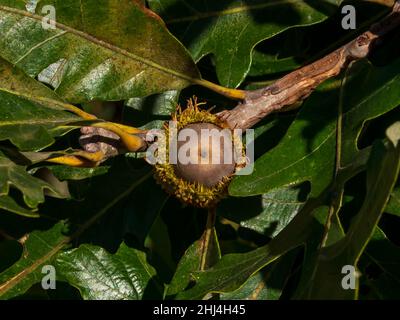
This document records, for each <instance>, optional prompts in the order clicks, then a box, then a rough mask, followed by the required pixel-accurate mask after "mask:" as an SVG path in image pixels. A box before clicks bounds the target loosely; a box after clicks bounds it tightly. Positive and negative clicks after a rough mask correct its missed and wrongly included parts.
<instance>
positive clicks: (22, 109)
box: [0, 58, 82, 150]
mask: <svg viewBox="0 0 400 320" xmlns="http://www.w3.org/2000/svg"><path fill="white" fill-rule="evenodd" d="M79 120H82V119H81V118H80V117H78V116H75V115H73V114H71V113H70V112H67V111H64V107H63V102H62V100H61V99H60V98H59V97H58V96H57V95H56V94H55V93H54V92H53V91H52V90H50V89H49V88H47V87H46V86H44V85H43V84H41V83H39V82H37V81H35V80H33V79H31V78H30V77H28V76H27V75H25V74H24V73H23V72H21V71H20V70H18V69H16V68H15V67H13V66H12V65H11V64H9V63H8V62H6V61H4V60H3V59H1V58H0V140H7V139H8V140H10V141H11V142H12V143H13V144H14V145H16V146H17V147H18V148H20V149H22V150H40V149H43V148H45V147H47V146H49V145H51V144H52V143H54V135H56V134H57V135H60V134H62V133H65V132H67V131H68V130H71V128H69V129H68V128H64V129H63V130H59V131H58V132H57V133H52V132H51V130H52V129H56V128H57V127H61V126H63V125H66V124H68V123H73V122H76V121H79Z"/></svg>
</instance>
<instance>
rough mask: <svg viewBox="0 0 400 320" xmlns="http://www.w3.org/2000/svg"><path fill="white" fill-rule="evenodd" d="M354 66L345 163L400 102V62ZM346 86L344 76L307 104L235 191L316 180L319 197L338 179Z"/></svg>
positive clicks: (345, 125) (239, 179)
mask: <svg viewBox="0 0 400 320" xmlns="http://www.w3.org/2000/svg"><path fill="white" fill-rule="evenodd" d="M353 68H354V69H352V70H351V73H350V76H349V78H348V79H346V82H345V84H344V89H343V90H344V92H346V93H348V94H345V96H344V97H343V105H344V106H345V109H344V110H343V137H342V140H343V148H342V159H343V165H348V164H349V161H352V160H354V158H355V157H356V156H357V154H358V149H357V148H356V144H357V139H358V136H359V134H360V131H361V129H362V127H363V124H364V122H365V121H366V120H367V119H373V118H376V117H378V116H380V115H382V114H383V113H385V112H388V111H390V110H391V109H393V108H395V107H396V106H398V105H399V103H400V91H399V90H398V88H399V86H400V75H399V73H398V70H399V68H400V60H398V61H396V62H395V63H394V64H392V65H389V66H387V67H381V68H379V67H373V66H372V65H370V64H368V63H365V62H360V63H358V64H355V66H354V67H353ZM365 79H367V81H366V80H365ZM366 86H367V87H368V91H365V87H366ZM340 87H341V83H340V81H339V80H336V81H331V82H327V83H325V84H323V85H322V86H320V87H319V88H318V89H317V91H316V92H314V94H312V95H311V96H310V97H309V98H308V99H307V101H306V102H305V103H304V105H303V107H302V109H301V111H300V112H299V114H298V116H297V118H296V119H295V121H294V122H293V124H292V125H291V127H290V128H289V130H288V132H287V134H286V136H285V137H284V138H283V139H282V141H281V142H280V143H279V145H278V146H277V147H276V148H274V149H273V150H271V151H270V152H268V153H266V154H264V155H263V156H262V157H260V158H259V159H257V160H256V162H255V167H254V171H253V173H252V174H251V175H249V176H238V177H236V178H235V179H234V180H233V182H232V183H231V185H230V186H229V192H230V194H231V195H234V196H248V195H257V194H262V193H266V192H268V191H270V190H272V189H275V188H278V187H282V186H285V185H289V184H294V183H300V182H303V181H310V182H311V193H310V196H311V197H313V196H318V195H319V194H320V193H321V191H322V190H324V189H325V188H326V187H327V186H328V185H329V184H330V182H331V181H332V178H333V170H334V160H335V155H336V152H335V148H336V139H335V133H336V116H337V112H336V110H337V106H338V103H339V95H340V92H339V91H340ZM350 92H351V93H352V95H351V96H350ZM365 92H367V95H365Z"/></svg>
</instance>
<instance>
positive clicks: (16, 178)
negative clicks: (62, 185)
mask: <svg viewBox="0 0 400 320" xmlns="http://www.w3.org/2000/svg"><path fill="white" fill-rule="evenodd" d="M10 186H11V187H13V188H16V189H18V190H19V191H21V192H22V194H23V199H24V202H25V204H26V205H27V206H28V207H29V208H31V209H35V208H37V206H38V205H39V204H40V203H43V202H44V191H45V190H50V191H51V192H52V193H54V194H55V195H58V193H57V191H56V189H54V188H53V187H52V186H51V185H50V184H48V183H46V182H44V181H43V180H40V179H38V178H35V177H33V176H31V175H30V174H29V173H28V172H26V167H24V166H21V165H18V164H15V163H14V162H12V161H11V160H9V159H8V158H6V157H5V156H4V154H3V153H2V152H1V151H0V207H1V208H3V209H6V210H8V211H11V212H15V213H17V214H21V215H24V216H28V217H37V216H38V214H37V213H35V212H34V211H31V210H28V209H24V208H22V207H20V206H19V205H18V204H17V203H16V202H15V201H14V200H13V199H11V198H9V197H8V194H9V192H10Z"/></svg>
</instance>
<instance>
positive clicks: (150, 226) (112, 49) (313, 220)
mask: <svg viewBox="0 0 400 320" xmlns="http://www.w3.org/2000/svg"><path fill="white" fill-rule="evenodd" d="M379 3H382V1H369V2H359V3H358V4H357V14H358V26H359V28H358V30H356V31H352V30H348V31H345V30H343V29H341V28H340V21H341V18H342V15H341V14H340V5H342V1H336V0H324V1H259V0H241V1H237V0H219V1H215V0H214V1H211V0H202V1H200V0H194V1H190V2H189V1H183V0H148V1H146V2H145V1H139V0H103V1H97V0H85V1H78V0H70V1H53V0H33V1H23V0H0V35H1V37H0V299H29V298H33V297H35V298H38V297H39V298H41V299H52V298H55V297H57V298H64V299H65V298H66V299H75V298H76V299H135V300H137V299H202V298H205V297H206V298H210V297H213V299H222V300H224V299H262V300H276V299H376V298H379V299H389V298H399V297H400V274H399V268H398V266H399V261H400V260H399V257H400V248H399V245H400V238H399V235H398V234H399V233H398V230H399V228H400V220H399V216H400V185H399V180H398V175H399V169H400V142H399V141H400V114H399V108H398V107H399V105H400V90H399V88H400V60H399V59H398V56H399V53H400V46H399V43H400V41H399V40H400V37H399V35H398V32H393V33H392V34H390V35H389V36H388V38H389V39H388V41H385V42H384V43H382V44H381V46H380V47H379V48H377V49H376V51H375V53H374V54H373V55H372V56H371V57H370V59H369V60H368V61H360V62H357V63H354V64H351V65H350V66H349V67H348V68H347V70H345V72H344V73H343V74H342V75H340V76H338V77H336V78H334V79H332V80H329V81H327V82H325V83H323V84H322V85H321V86H319V87H318V88H317V89H316V90H315V92H314V93H312V95H311V96H310V97H308V98H307V99H306V100H305V101H304V103H303V104H302V105H301V108H300V109H298V110H293V111H290V112H287V113H282V114H276V115H272V116H269V117H267V118H266V119H264V120H263V121H262V122H261V123H259V124H258V125H257V126H256V127H255V128H254V129H255V133H256V140H255V154H256V161H255V166H254V171H253V173H252V174H251V175H247V176H237V177H235V178H234V179H233V181H232V182H231V184H230V186H229V196H228V197H227V198H226V199H224V200H222V202H221V203H219V205H218V207H217V212H216V213H217V221H216V225H215V228H213V229H212V230H211V234H207V231H205V227H206V220H207V212H206V211H205V210H200V209H195V208H191V207H184V206H182V205H181V204H180V203H179V202H178V201H177V200H176V199H174V198H171V197H168V196H167V195H166V194H165V193H164V192H163V191H162V190H161V188H160V186H158V185H157V184H156V183H155V181H154V180H153V178H152V174H151V167H150V165H148V164H147V163H146V162H145V161H144V160H143V159H141V155H140V154H134V153H127V154H123V155H119V156H117V157H115V158H112V159H109V160H108V161H107V162H105V163H103V164H101V166H100V167H97V168H90V169H88V168H71V167H67V166H61V165H50V164H49V163H46V162H45V160H46V159H49V157H50V156H51V155H54V154H59V155H63V154H68V153H70V152H72V150H75V149H77V148H79V144H78V138H79V132H78V129H79V128H81V127H83V126H86V125H88V124H90V123H91V121H88V120H87V119H82V118H81V117H80V116H78V115H75V114H73V113H71V112H70V111H71V105H75V106H78V107H82V108H83V109H85V110H87V108H89V107H90V106H93V103H96V104H99V105H100V109H102V110H100V112H101V111H103V112H104V110H105V109H106V108H107V106H109V105H111V106H112V108H114V109H115V110H116V111H115V110H114V109H113V112H112V116H111V117H112V118H113V119H112V120H113V121H114V122H121V123H124V124H127V125H132V126H134V127H142V128H146V129H149V128H155V127H157V128H159V127H161V126H162V122H163V121H165V120H168V119H169V118H170V116H171V114H172V113H173V112H174V111H175V105H176V104H177V103H179V102H180V103H181V104H184V103H185V100H186V99H187V98H189V97H192V96H193V95H196V96H198V97H199V99H200V100H205V101H207V102H208V105H209V106H212V105H217V107H216V110H217V111H219V110H223V109H227V108H231V107H232V106H234V105H235V102H233V101H232V100H230V99H229V98H225V97H223V96H222V95H220V94H218V93H224V92H225V91H224V89H221V88H222V87H221V86H223V87H228V88H237V87H239V88H240V89H250V88H258V87H261V86H266V85H268V84H269V83H271V81H273V80H276V79H278V78H280V77H281V76H282V75H284V74H286V73H287V72H289V71H292V70H294V69H295V68H297V67H298V66H301V65H303V64H305V63H307V62H309V61H312V60H314V59H315V58H316V57H320V56H322V55H323V54H326V53H328V52H330V51H332V50H334V49H335V48H337V47H338V46H339V45H341V44H343V43H345V42H346V41H347V40H349V39H351V38H352V37H354V36H355V35H356V34H357V32H359V31H360V30H361V29H362V28H363V27H364V26H367V25H369V24H370V23H371V22H373V21H376V20H378V19H379V18H381V17H382V16H383V15H384V14H385V13H387V12H388V11H389V10H390V8H389V7H387V6H385V5H382V4H379ZM386 3H387V1H386ZM46 5H53V6H54V7H55V9H56V13H57V24H56V26H55V29H44V28H43V27H42V25H41V18H42V17H41V15H44V13H42V8H43V7H44V6H46ZM204 79H207V80H204ZM208 80H210V81H213V82H215V83H219V85H214V84H212V83H211V82H209V81H208ZM210 83H211V84H210ZM194 84H197V85H201V86H193V85H194ZM210 88H211V89H215V91H216V92H214V93H213V92H210V90H209V89H210ZM221 90H222V91H221ZM226 90H229V89H226ZM228 92H229V91H228ZM98 111H99V110H98ZM207 239H208V240H207ZM46 265H53V266H54V267H55V269H56V275H57V289H56V290H48V291H45V290H43V289H41V287H40V282H41V279H42V277H43V272H42V271H43V269H42V268H43V267H44V266H46ZM346 265H352V266H355V268H356V270H357V275H358V277H357V281H356V287H355V288H354V290H344V289H343V287H342V279H343V277H344V274H343V273H342V268H343V266H346Z"/></svg>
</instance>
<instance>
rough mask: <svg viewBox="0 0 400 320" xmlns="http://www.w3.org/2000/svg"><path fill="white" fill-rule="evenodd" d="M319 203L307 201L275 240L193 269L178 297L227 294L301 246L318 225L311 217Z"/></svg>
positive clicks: (322, 209) (315, 212)
mask: <svg viewBox="0 0 400 320" xmlns="http://www.w3.org/2000/svg"><path fill="white" fill-rule="evenodd" d="M318 204H319V203H315V202H313V201H311V202H309V203H308V205H307V206H305V207H304V208H303V209H302V210H301V211H300V212H299V214H297V215H296V216H295V217H294V219H293V220H292V221H291V222H290V223H289V224H288V226H287V227H286V228H284V229H283V230H282V232H280V233H279V234H278V235H277V236H276V237H275V238H274V239H272V240H271V242H270V243H268V244H267V245H265V246H262V247H259V248H257V249H255V250H253V251H250V252H246V253H234V254H227V255H224V256H223V257H222V258H221V260H220V261H219V262H218V263H217V264H216V265H215V266H213V267H212V268H211V269H209V270H206V271H201V272H194V273H193V279H194V280H195V281H196V284H195V286H194V287H193V288H191V289H189V290H187V291H184V292H181V293H180V294H178V296H177V298H178V299H182V300H184V299H201V298H203V297H204V296H205V295H206V294H208V293H212V292H215V293H222V292H224V293H226V292H232V291H235V290H237V289H239V288H240V287H241V286H242V285H243V284H244V283H245V282H246V281H247V279H248V278H249V277H250V276H252V275H254V274H255V273H257V272H258V271H259V270H261V269H262V268H264V267H265V266H267V265H268V264H270V263H272V262H274V261H275V260H276V259H278V258H279V257H280V256H281V255H283V254H284V253H286V252H287V251H289V250H291V249H294V248H296V247H298V246H301V245H302V244H303V243H304V242H305V241H306V240H307V238H308V237H309V236H310V234H311V233H312V231H313V230H314V229H315V226H318V227H320V223H319V222H316V220H315V218H314V216H315V215H318V214H320V212H321V211H323V212H324V213H326V208H325V207H322V208H317V209H316V207H318Z"/></svg>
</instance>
